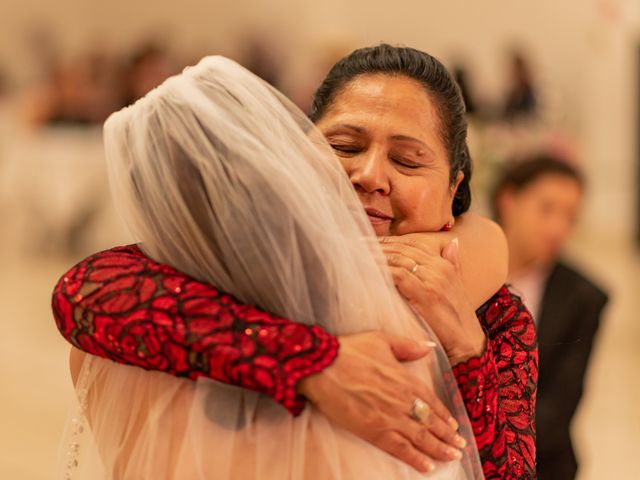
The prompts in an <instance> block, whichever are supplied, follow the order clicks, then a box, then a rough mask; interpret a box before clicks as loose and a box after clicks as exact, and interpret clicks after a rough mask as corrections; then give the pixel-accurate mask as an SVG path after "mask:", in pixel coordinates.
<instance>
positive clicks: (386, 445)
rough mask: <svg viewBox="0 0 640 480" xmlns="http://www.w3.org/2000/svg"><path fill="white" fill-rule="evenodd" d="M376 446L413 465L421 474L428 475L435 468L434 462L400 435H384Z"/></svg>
mask: <svg viewBox="0 0 640 480" xmlns="http://www.w3.org/2000/svg"><path fill="white" fill-rule="evenodd" d="M374 445H376V446H377V447H378V448H381V449H382V450H384V451H385V452H387V453H388V454H390V455H393V456H394V457H396V458H397V459H399V460H402V461H403V462H405V463H407V464H409V465H411V466H412V467H413V468H415V469H416V470H418V471H419V472H422V473H427V472H430V471H432V470H433V469H434V468H435V465H434V463H433V461H431V460H430V459H429V458H428V457H426V456H425V455H424V454H423V453H422V452H420V450H418V449H417V448H416V447H415V446H414V445H413V443H412V442H410V441H409V440H408V439H407V437H406V436H404V435H401V434H400V433H397V432H394V431H390V432H388V433H387V434H385V435H383V436H382V437H381V438H380V439H379V441H377V442H374Z"/></svg>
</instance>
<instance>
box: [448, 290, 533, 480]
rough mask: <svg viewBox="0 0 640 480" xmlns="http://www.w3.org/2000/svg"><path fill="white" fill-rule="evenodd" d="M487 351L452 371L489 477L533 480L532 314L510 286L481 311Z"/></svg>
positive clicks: (486, 475) (486, 474)
mask: <svg viewBox="0 0 640 480" xmlns="http://www.w3.org/2000/svg"><path fill="white" fill-rule="evenodd" d="M483 315H484V319H485V322H484V323H485V325H486V326H487V328H488V329H489V330H490V334H489V337H490V338H491V340H488V342H487V347H486V349H485V351H484V353H483V354H482V355H481V356H479V357H476V358H472V359H470V360H468V361H466V362H463V363H460V364H458V365H456V366H455V367H454V369H453V372H454V375H455V377H456V380H457V382H458V387H459V388H460V392H461V394H462V397H463V400H464V403H465V407H466V410H467V413H468V414H469V419H470V421H471V425H472V428H473V433H474V437H475V439H476V444H477V447H478V451H479V452H480V459H481V461H482V465H483V471H484V474H485V477H486V478H487V479H534V478H536V469H535V426H534V425H535V400H536V386H537V377H538V359H537V348H536V340H535V330H534V326H533V321H532V319H531V315H530V314H529V312H528V311H527V310H526V308H525V307H524V305H522V304H521V303H516V302H513V300H512V297H511V295H510V294H509V293H508V291H507V290H506V289H503V290H501V293H500V294H499V295H498V296H497V297H496V298H495V301H494V300H492V303H491V304H490V305H488V306H487V307H486V310H485V312H484V313H483Z"/></svg>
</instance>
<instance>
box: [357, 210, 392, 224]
mask: <svg viewBox="0 0 640 480" xmlns="http://www.w3.org/2000/svg"><path fill="white" fill-rule="evenodd" d="M364 211H365V212H367V216H368V217H369V221H370V222H371V223H372V224H373V225H380V224H384V223H391V221H392V220H393V217H391V216H389V215H387V214H385V213H382V212H381V211H380V210H376V209H375V208H365V209H364Z"/></svg>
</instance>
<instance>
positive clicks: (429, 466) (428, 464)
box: [422, 460, 436, 473]
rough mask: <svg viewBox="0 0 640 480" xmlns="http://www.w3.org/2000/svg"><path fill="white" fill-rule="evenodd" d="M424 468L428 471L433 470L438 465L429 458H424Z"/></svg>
mask: <svg viewBox="0 0 640 480" xmlns="http://www.w3.org/2000/svg"><path fill="white" fill-rule="evenodd" d="M422 468H423V469H424V470H425V471H426V472H427V473H429V472H433V469H434V468H436V466H435V465H434V464H433V463H432V462H430V461H429V460H423V461H422Z"/></svg>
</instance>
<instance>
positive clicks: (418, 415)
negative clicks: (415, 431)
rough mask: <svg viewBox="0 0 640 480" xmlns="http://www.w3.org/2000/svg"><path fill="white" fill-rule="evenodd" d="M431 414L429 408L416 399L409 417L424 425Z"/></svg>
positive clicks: (423, 402) (422, 401)
mask: <svg viewBox="0 0 640 480" xmlns="http://www.w3.org/2000/svg"><path fill="white" fill-rule="evenodd" d="M430 413H431V407H430V406H429V405H428V404H427V403H426V402H425V401H424V400H422V399H420V398H416V399H415V400H414V401H413V405H411V410H410V411H409V416H410V417H411V418H412V419H413V420H415V421H416V422H418V423H424V422H425V420H426V419H427V418H428V417H429V414H430Z"/></svg>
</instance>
